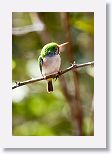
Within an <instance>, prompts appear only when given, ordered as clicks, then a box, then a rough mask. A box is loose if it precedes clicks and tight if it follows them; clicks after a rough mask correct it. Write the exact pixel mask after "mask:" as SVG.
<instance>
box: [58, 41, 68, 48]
mask: <svg viewBox="0 0 112 154" xmlns="http://www.w3.org/2000/svg"><path fill="white" fill-rule="evenodd" d="M68 43H69V42H65V43H62V44H60V45H59V48H60V47H64V46H65V45H67V44H68Z"/></svg>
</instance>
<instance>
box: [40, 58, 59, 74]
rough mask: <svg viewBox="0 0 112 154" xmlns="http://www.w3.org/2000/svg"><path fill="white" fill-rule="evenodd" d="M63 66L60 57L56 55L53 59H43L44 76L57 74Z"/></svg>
mask: <svg viewBox="0 0 112 154" xmlns="http://www.w3.org/2000/svg"><path fill="white" fill-rule="evenodd" d="M60 65H61V58H60V55H55V56H53V57H46V58H44V59H43V66H42V74H43V75H45V76H46V75H49V74H51V73H56V72H58V71H59V69H60Z"/></svg>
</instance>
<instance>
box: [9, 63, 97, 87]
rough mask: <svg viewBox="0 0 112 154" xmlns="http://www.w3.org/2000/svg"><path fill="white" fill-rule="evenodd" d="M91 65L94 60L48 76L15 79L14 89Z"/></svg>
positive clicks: (73, 65)
mask: <svg viewBox="0 0 112 154" xmlns="http://www.w3.org/2000/svg"><path fill="white" fill-rule="evenodd" d="M89 65H91V66H92V65H94V61H92V62H87V63H83V64H75V63H74V64H72V65H71V66H70V67H68V68H66V69H65V70H63V71H60V72H58V73H54V74H50V75H47V76H46V77H41V78H33V79H29V80H26V81H15V83H16V85H15V86H13V87H12V89H15V88H17V87H20V86H23V85H26V84H31V83H34V82H38V81H41V80H47V79H49V78H56V77H59V76H61V75H62V74H64V73H67V72H68V71H70V70H73V69H74V70H75V69H76V68H82V67H85V66H89Z"/></svg>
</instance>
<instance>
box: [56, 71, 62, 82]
mask: <svg viewBox="0 0 112 154" xmlns="http://www.w3.org/2000/svg"><path fill="white" fill-rule="evenodd" d="M60 75H61V71H59V72H58V73H57V75H56V77H55V81H56V80H57V78H59V76H60Z"/></svg>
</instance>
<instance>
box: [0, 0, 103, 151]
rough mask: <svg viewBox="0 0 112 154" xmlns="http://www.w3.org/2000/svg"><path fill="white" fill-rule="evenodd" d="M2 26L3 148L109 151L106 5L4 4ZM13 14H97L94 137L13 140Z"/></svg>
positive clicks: (13, 0) (14, 0)
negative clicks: (107, 143) (107, 147)
mask: <svg viewBox="0 0 112 154" xmlns="http://www.w3.org/2000/svg"><path fill="white" fill-rule="evenodd" d="M0 12H1V13H0V17H1V18H0V19H1V20H2V19H3V20H2V22H1V24H0V26H1V27H0V28H1V36H0V41H1V44H0V51H1V55H2V56H0V71H1V75H0V94H1V98H2V99H1V100H2V101H0V102H1V104H0V114H1V113H2V115H1V116H0V118H1V124H0V129H1V130H0V133H1V134H0V136H1V137H0V140H2V146H3V148H106V4H105V2H104V1H98V0H94V1H93V0H83V1H82V0H78V1H75V0H70V1H69V0H68V1H67V0H61V1H59V2H58V1H57V0H48V1H47V2H46V0H41V1H36V0H30V1H28V0H24V1H19V0H10V1H7V0H4V1H2V2H1V11H0ZM12 12H94V55H95V56H94V61H95V66H94V76H95V79H94V81H95V82H94V94H95V96H94V136H49V137H46V136H42V137H41V136H34V137H33V136H12V98H11V97H12V89H11V87H12V68H11V67H12V66H11V62H12Z"/></svg>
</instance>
